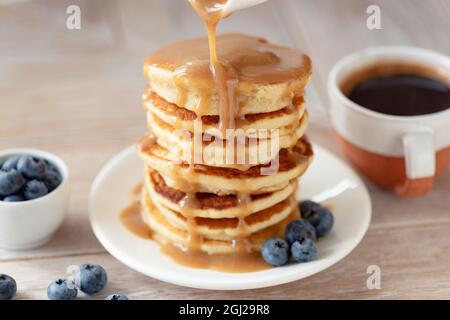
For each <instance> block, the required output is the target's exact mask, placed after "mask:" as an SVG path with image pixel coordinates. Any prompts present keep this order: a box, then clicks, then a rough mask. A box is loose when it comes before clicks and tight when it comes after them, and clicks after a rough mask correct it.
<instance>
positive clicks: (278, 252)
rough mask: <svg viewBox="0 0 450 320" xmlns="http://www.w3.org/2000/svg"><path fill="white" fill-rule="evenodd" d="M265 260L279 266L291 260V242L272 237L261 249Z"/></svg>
mask: <svg viewBox="0 0 450 320" xmlns="http://www.w3.org/2000/svg"><path fill="white" fill-rule="evenodd" d="M261 255H262V257H263V259H264V261H265V262H267V263H268V264H271V265H273V266H276V267H279V266H282V265H285V264H286V263H287V262H288V261H289V244H288V243H287V242H286V241H284V240H283V239H279V238H272V239H269V240H267V241H266V242H265V243H264V245H263V247H262V250H261Z"/></svg>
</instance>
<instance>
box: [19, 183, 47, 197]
mask: <svg viewBox="0 0 450 320" xmlns="http://www.w3.org/2000/svg"><path fill="white" fill-rule="evenodd" d="M47 193H48V189H47V186H46V185H45V183H43V182H42V181H37V180H31V181H28V182H27V183H26V184H25V186H24V187H23V195H24V196H25V199H27V200H33V199H37V198H40V197H43V196H45V195H46V194H47Z"/></svg>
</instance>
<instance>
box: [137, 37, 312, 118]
mask: <svg viewBox="0 0 450 320" xmlns="http://www.w3.org/2000/svg"><path fill="white" fill-rule="evenodd" d="M217 48H218V55H219V59H220V61H221V62H222V63H223V64H224V65H227V66H230V68H228V69H231V70H233V73H234V74H233V77H235V78H236V79H237V84H236V95H237V97H239V101H238V102H239V108H238V109H239V110H237V113H236V115H237V116H243V115H247V114H256V113H265V112H272V111H276V110H279V109H281V108H283V107H285V106H287V105H289V104H290V101H291V99H292V98H293V97H294V96H296V95H300V93H303V91H304V88H305V86H306V85H307V83H308V82H309V80H310V77H311V73H312V65H311V60H310V59H309V57H307V56H306V55H304V54H302V53H300V52H297V51H295V50H292V49H289V48H286V47H282V46H277V45H275V44H272V43H270V42H268V41H267V40H265V39H263V38H258V37H252V36H248V35H243V34H237V33H227V34H222V35H219V36H218V37H217ZM192 61H194V62H195V66H194V65H193V64H192ZM144 75H145V76H146V77H147V78H148V79H149V80H150V81H149V83H150V87H151V89H152V91H154V92H156V93H157V94H158V95H159V96H161V97H163V98H164V99H165V100H167V101H169V102H171V103H174V104H177V105H179V106H183V107H184V108H186V109H188V110H191V111H194V112H196V113H197V114H198V115H219V114H220V112H219V109H220V108H219V97H218V94H217V90H216V87H215V85H214V81H213V79H212V74H211V71H210V68H209V47H208V40H207V38H206V37H203V38H195V39H190V40H185V41H179V42H176V43H173V44H170V45H168V46H165V47H163V48H160V49H158V50H156V51H155V52H153V53H152V54H150V55H149V57H148V58H147V59H146V61H145V63H144Z"/></svg>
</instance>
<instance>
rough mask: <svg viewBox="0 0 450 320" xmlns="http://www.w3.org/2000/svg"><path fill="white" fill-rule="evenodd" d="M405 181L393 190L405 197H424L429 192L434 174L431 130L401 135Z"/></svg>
mask: <svg viewBox="0 0 450 320" xmlns="http://www.w3.org/2000/svg"><path fill="white" fill-rule="evenodd" d="M402 140H403V151H404V154H405V170H406V181H405V182H404V183H403V184H402V185H399V186H397V187H396V188H395V191H396V192H397V193H398V194H400V195H402V196H405V197H414V196H420V195H424V194H426V193H428V192H430V191H431V189H432V187H433V183H434V176H435V173H436V151H435V148H434V134H433V130H431V129H429V128H423V129H416V130H414V131H408V132H406V133H405V134H404V135H403V139H402Z"/></svg>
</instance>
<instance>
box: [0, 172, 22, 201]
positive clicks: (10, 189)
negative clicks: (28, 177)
mask: <svg viewBox="0 0 450 320" xmlns="http://www.w3.org/2000/svg"><path fill="white" fill-rule="evenodd" d="M24 183H25V179H24V178H23V177H22V175H21V174H20V173H19V172H18V171H17V170H16V169H9V170H3V169H0V196H9V195H11V194H14V193H16V192H17V191H19V190H20V189H21V188H22V186H23V185H24Z"/></svg>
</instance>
